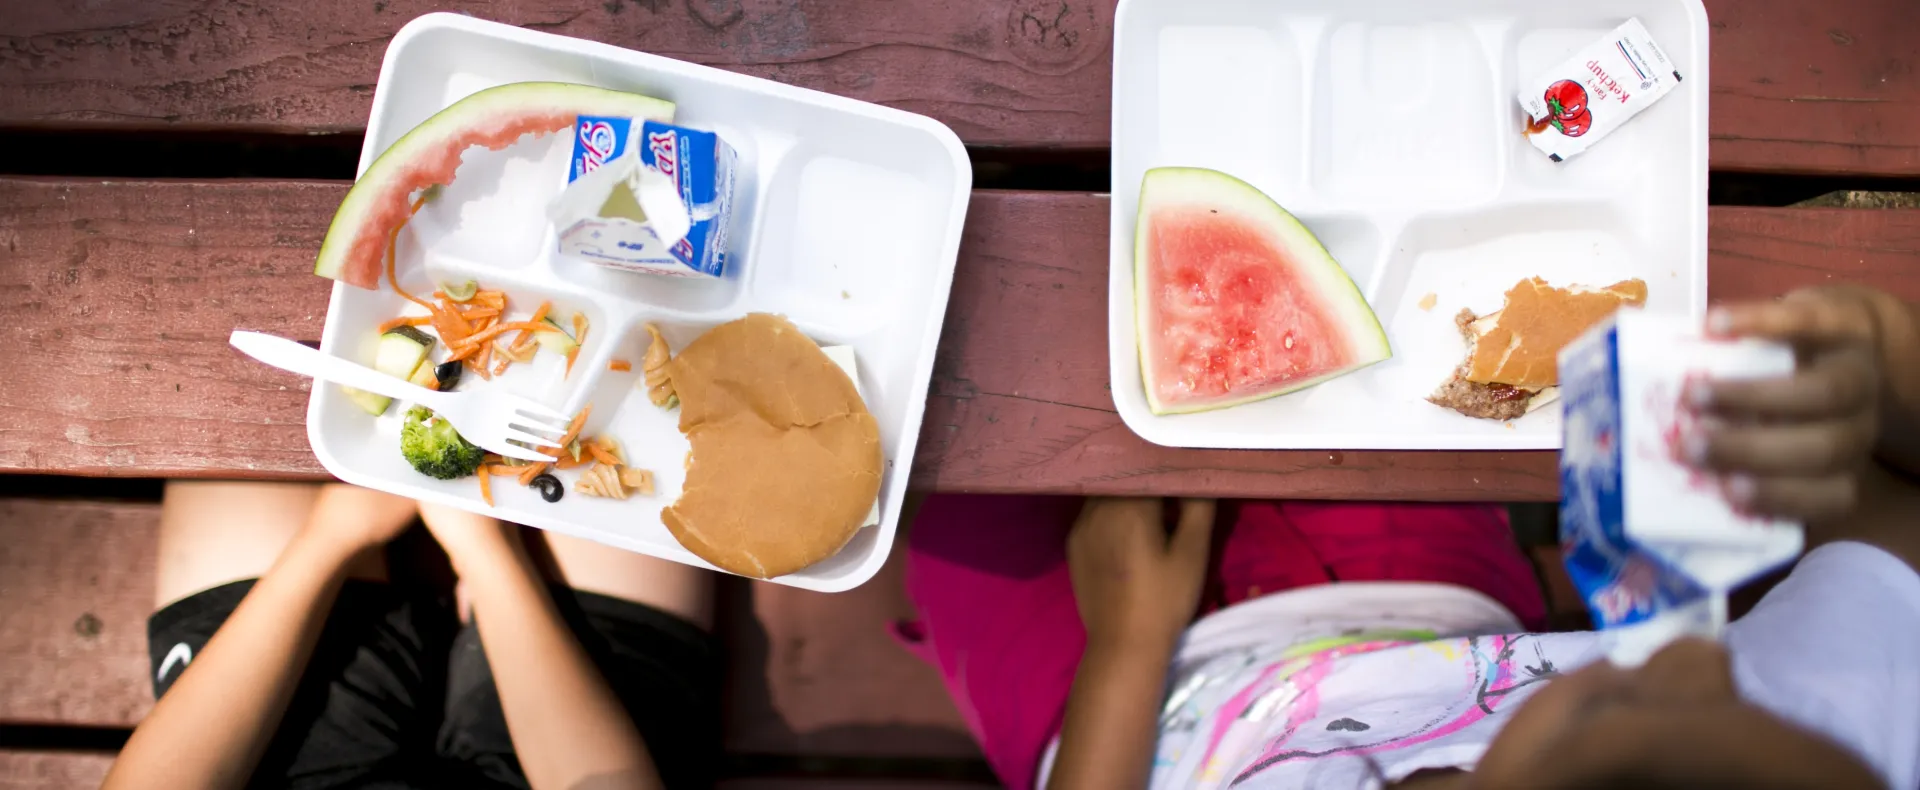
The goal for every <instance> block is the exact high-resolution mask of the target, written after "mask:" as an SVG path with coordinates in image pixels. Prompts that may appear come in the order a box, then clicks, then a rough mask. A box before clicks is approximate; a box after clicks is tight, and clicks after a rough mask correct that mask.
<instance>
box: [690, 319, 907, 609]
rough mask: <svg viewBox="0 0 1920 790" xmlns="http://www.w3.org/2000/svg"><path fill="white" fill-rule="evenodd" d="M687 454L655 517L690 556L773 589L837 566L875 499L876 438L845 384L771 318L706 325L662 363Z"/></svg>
mask: <svg viewBox="0 0 1920 790" xmlns="http://www.w3.org/2000/svg"><path fill="white" fill-rule="evenodd" d="M665 372H666V377H667V382H668V383H669V384H670V386H671V391H672V393H673V394H674V395H677V396H678V397H679V398H680V431H681V432H682V433H684V434H686V435H687V440H688V441H689V442H690V443H691V444H692V446H693V449H692V452H691V454H690V455H689V456H688V460H687V482H686V486H685V488H684V489H683V490H682V491H681V494H680V499H679V500H678V501H676V502H674V503H673V504H672V505H670V506H668V507H667V508H666V509H664V510H662V511H661V512H660V520H661V521H662V522H664V523H665V524H666V527H667V530H668V531H669V532H671V533H673V537H674V538H675V539H676V540H678V541H680V544H681V545H682V546H685V547H686V548H687V550H688V551H691V552H693V553H694V554H696V555H698V556H699V557H700V558H701V559H703V560H706V561H707V562H710V563H712V564H713V565H714V566H715V567H718V568H721V569H723V570H727V571H731V572H733V573H737V574H740V575H742V576H751V577H754V578H759V579H770V578H773V577H775V576H782V575H785V574H789V573H792V572H794V571H797V570H800V569H802V568H805V567H807V566H809V565H812V564H814V563H816V562H819V561H820V560H823V559H826V558H827V557H830V556H833V555H834V554H835V553H836V552H838V551H840V549H841V548H842V547H844V546H845V545H846V544H847V541H848V540H849V539H851V538H852V537H853V535H854V533H855V532H856V531H858V530H859V528H860V525H861V523H862V522H864V521H865V520H866V517H867V514H868V513H869V511H871V509H872V507H873V504H874V499H875V498H876V497H877V496H878V495H879V492H880V472H881V465H882V459H881V453H880V429H879V425H878V423H876V422H875V421H874V418H873V414H872V413H871V412H869V411H868V410H867V405H866V403H865V402H864V401H862V400H861V399H860V395H859V393H858V392H857V391H855V389H854V385H853V381H852V380H851V379H849V378H848V377H847V374H846V372H845V371H843V370H841V369H840V367H839V366H838V365H835V364H834V363H833V361H832V360H831V359H829V358H828V357H827V355H826V353H825V352H823V351H821V350H820V346H819V345H817V344H815V343H814V342H813V341H812V340H811V339H808V337H807V336H806V335H805V334H803V333H801V331H800V329H799V328H798V327H795V326H794V325H793V324H792V323H791V322H789V321H787V320H786V319H784V318H780V317H778V316H773V315H768V314H765V313H753V314H750V315H748V316H747V317H745V318H742V319H739V320H737V321H732V322H729V323H726V324H721V325H720V326H717V327H714V328H713V329H711V330H709V331H708V332H707V333H706V334H703V335H701V336H700V337H699V338H698V339H696V340H694V341H693V342H692V343H690V344H688V345H687V347H686V348H684V349H682V350H681V351H680V353H679V354H678V355H676V356H674V357H673V358H672V359H671V360H669V361H668V362H667V364H666V368H665Z"/></svg>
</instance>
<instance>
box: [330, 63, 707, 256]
mask: <svg viewBox="0 0 1920 790" xmlns="http://www.w3.org/2000/svg"><path fill="white" fill-rule="evenodd" d="M673 111H674V105H673V103H672V102H669V101H662V100H660V99H655V98H651V97H647V96H642V95H640V94H637V93H627V92H624V91H616V90H608V89H606V88H595V87H592V86H588V85H574V84H571V83H564V82H516V83H512V84H508V85H501V86H498V87H493V88H487V89H486V90H482V91H479V92H478V93H474V94H473V95H471V96H468V97H466V98H464V99H461V100H459V101H457V102H454V103H453V104H451V105H449V106H448V107H447V108H446V109H443V110H441V111H440V112H437V113H435V114H434V115H433V117H431V118H428V119H427V120H425V121H423V122H421V123H420V125H419V126H415V127H414V128H413V129H412V130H410V131H408V132H407V133H406V134H405V135H402V136H401V137H400V139H399V140H397V141H395V142H394V144H393V145H392V146H390V147H388V148H387V150H386V151H384V152H382V153H381V154H380V156H379V158H377V159H375V160H373V164H371V165H369V166H368V167H367V170H366V172H364V173H361V174H360V178H359V180H357V181H355V182H354V183H353V188H352V189H349V190H347V197H346V198H345V199H344V200H342V201H340V208H339V209H338V210H337V211H335V212H334V215H333V223H332V224H331V225H329V226H328V227H327V237H326V239H325V240H324V241H322V242H321V243H320V256H319V258H318V259H317V260H316V261H315V262H314V265H313V273H314V274H318V275H320V276H322V277H330V278H333V279H336V280H342V281H345V282H347V283H351V284H353V285H357V286H360V287H362V288H373V287H375V286H376V285H378V284H379V281H380V273H381V271H382V270H383V268H384V258H385V254H386V247H387V240H388V236H389V235H390V234H391V233H392V232H393V229H394V228H397V227H400V226H401V225H403V224H405V223H406V221H407V218H408V217H409V210H408V209H409V205H408V200H409V199H410V197H411V196H412V194H413V193H414V192H415V191H417V190H421V189H425V188H427V187H431V186H435V185H440V184H446V183H448V182H450V181H452V180H453V175H454V172H455V171H456V170H458V169H459V167H460V157H461V155H462V154H463V153H465V152H466V150H467V149H468V148H470V147H472V146H475V145H478V146H482V147H485V148H488V149H493V150H498V149H501V148H505V147H507V146H508V145H511V144H513V143H514V142H515V141H517V140H519V139H520V138H521V137H522V136H524V135H527V134H529V133H531V134H536V135H538V134H550V133H553V132H558V131H561V130H564V129H567V128H568V127H571V126H572V125H573V123H574V119H575V117H576V116H580V115H607V116H615V117H625V118H645V119H648V120H656V121H671V120H673Z"/></svg>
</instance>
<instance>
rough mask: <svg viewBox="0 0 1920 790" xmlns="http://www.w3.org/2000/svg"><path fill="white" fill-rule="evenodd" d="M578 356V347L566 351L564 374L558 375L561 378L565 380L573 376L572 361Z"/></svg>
mask: <svg viewBox="0 0 1920 790" xmlns="http://www.w3.org/2000/svg"><path fill="white" fill-rule="evenodd" d="M578 356H580V347H579V346H574V347H573V348H572V349H569V350H568V351H567V369H566V371H565V372H563V373H561V374H560V377H561V378H566V377H568V376H571V375H573V360H574V358H575V357H578Z"/></svg>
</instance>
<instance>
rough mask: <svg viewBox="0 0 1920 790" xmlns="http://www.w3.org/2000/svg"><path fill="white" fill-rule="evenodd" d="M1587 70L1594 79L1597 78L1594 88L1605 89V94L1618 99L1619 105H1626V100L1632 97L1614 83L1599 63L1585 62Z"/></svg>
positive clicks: (1616, 82) (1618, 84)
mask: <svg viewBox="0 0 1920 790" xmlns="http://www.w3.org/2000/svg"><path fill="white" fill-rule="evenodd" d="M1587 70H1588V71H1591V72H1593V75H1594V76H1595V77H1599V79H1598V80H1595V81H1594V82H1593V84H1594V86H1596V87H1600V88H1605V89H1606V91H1607V93H1609V94H1612V95H1614V96H1618V97H1620V103H1621V104H1626V103H1627V99H1630V98H1632V97H1633V94H1631V93H1628V92H1627V91H1626V89H1625V88H1622V87H1620V83H1619V82H1618V81H1616V80H1615V79H1614V78H1613V76H1612V75H1610V74H1608V73H1607V70H1606V69H1603V68H1601V67H1600V61H1597V60H1589V61H1587Z"/></svg>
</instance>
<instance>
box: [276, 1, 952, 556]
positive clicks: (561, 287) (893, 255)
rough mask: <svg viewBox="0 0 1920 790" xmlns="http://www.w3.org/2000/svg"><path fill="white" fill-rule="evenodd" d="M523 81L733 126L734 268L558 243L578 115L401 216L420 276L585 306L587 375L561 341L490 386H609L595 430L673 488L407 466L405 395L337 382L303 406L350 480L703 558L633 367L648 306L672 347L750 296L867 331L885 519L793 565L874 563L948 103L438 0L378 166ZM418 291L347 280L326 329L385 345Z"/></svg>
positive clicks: (673, 435)
mask: <svg viewBox="0 0 1920 790" xmlns="http://www.w3.org/2000/svg"><path fill="white" fill-rule="evenodd" d="M525 81H557V82H572V83H580V84H586V85H595V86H599V87H604V88H612V89H616V90H623V91H631V92H634V93H640V94H645V95H648V96H653V97H657V98H661V99H666V100H669V101H672V102H675V103H676V104H677V105H678V111H677V115H676V119H675V123H677V124H680V125H683V126H687V127H691V128H697V129H705V130H709V131H714V132H717V133H719V135H720V136H721V137H722V139H724V140H726V141H727V142H728V143H729V144H731V145H732V146H733V147H734V148H735V149H736V150H737V151H738V153H739V157H740V159H739V180H738V183H737V184H736V188H735V196H734V205H735V210H734V212H735V213H734V218H733V226H732V235H731V241H730V250H729V254H730V260H729V262H728V274H727V276H726V277H725V278H723V279H720V280H692V279H677V278H670V277H661V276H653V275H646V274H636V273H629V272H622V271H616V270H612V269H607V268H603V267H600V266H597V265H594V264H591V263H588V262H586V261H581V260H576V259H572V258H567V257H564V256H561V255H559V254H557V253H556V252H555V251H554V247H555V238H554V233H553V230H552V229H551V228H550V227H549V225H548V223H547V221H546V215H545V207H546V205H547V203H548V201H550V200H551V199H552V198H553V197H554V196H556V195H557V194H559V192H560V190H561V188H562V187H563V186H564V185H565V183H566V172H567V163H568V158H569V154H570V153H571V151H572V147H571V135H569V134H565V133H562V134H550V135H543V136H539V137H524V138H522V139H521V140H520V141H519V142H517V143H514V144H513V145H511V146H509V147H507V148H505V149H503V150H500V151H486V150H484V149H480V148H473V149H469V150H468V151H467V153H466V154H465V158H464V159H463V161H462V164H461V166H460V169H459V171H458V172H457V173H456V175H455V177H454V180H453V183H452V184H450V185H448V186H447V187H446V188H445V189H444V190H443V191H442V192H441V193H440V195H439V196H438V197H437V198H435V199H434V200H433V201H431V202H429V203H428V204H426V206H425V207H424V208H423V209H421V211H420V212H419V214H418V215H416V216H415V217H414V219H413V220H412V222H410V223H409V224H408V225H407V227H406V229H405V230H404V231H403V232H402V233H401V234H400V240H399V244H398V247H397V249H398V266H397V269H398V272H399V277H400V282H401V285H402V286H403V287H406V288H407V289H408V290H410V291H416V292H421V293H425V292H428V291H431V290H432V289H433V285H432V283H435V282H462V281H465V280H469V279H471V280H474V281H476V282H478V283H479V284H480V285H481V286H482V287H484V288H489V289H497V290H501V291H505V292H506V293H507V294H508V295H509V298H510V299H511V300H512V304H513V307H514V312H515V313H516V314H517V313H521V312H530V311H531V310H532V309H533V308H534V307H536V306H537V305H539V304H540V302H542V301H551V302H552V305H553V313H554V314H555V315H556V316H562V317H565V316H570V315H572V314H574V313H580V314H583V315H585V316H586V317H587V320H588V321H589V330H588V333H587V339H586V343H585V344H584V345H583V346H582V347H581V349H580V352H579V356H578V359H577V362H576V364H575V366H574V369H573V371H572V373H571V375H563V371H562V369H563V367H564V364H565V363H564V361H563V360H561V359H560V358H559V355H556V354H540V355H538V356H537V357H536V358H535V361H534V363H533V364H528V365H516V366H513V367H512V368H511V369H509V370H508V371H507V372H506V373H505V375H504V376H501V377H498V378H496V379H494V380H493V381H492V382H487V383H484V385H485V386H494V387H507V388H510V389H512V390H513V391H516V392H518V393H520V394H523V395H527V396H529V397H533V398H536V399H538V400H540V401H542V402H544V403H546V404H547V405H549V406H552V407H554V408H557V409H560V410H561V411H563V412H566V413H568V414H573V413H577V412H578V411H579V410H580V409H582V408H584V407H586V406H587V405H588V404H589V403H591V404H592V405H593V412H592V415H591V418H590V420H589V422H588V423H587V425H586V428H585V430H584V431H583V435H587V436H601V435H605V436H611V437H613V438H615V439H617V440H618V441H619V442H620V444H621V445H622V447H623V448H624V451H625V453H626V454H627V456H628V458H627V461H628V463H630V464H631V465H633V466H636V467H639V468H644V469H648V470H651V471H652V472H653V473H654V475H655V478H656V485H657V489H658V490H657V493H656V494H655V495H653V496H639V495H635V496H634V497H632V498H630V499H627V500H616V499H599V498H594V497H588V496H584V495H581V494H579V493H578V492H575V491H572V490H569V491H567V493H566V495H565V496H564V498H562V499H561V500H560V501H559V502H556V503H548V502H545V501H543V500H542V499H541V497H540V495H539V494H538V493H537V492H536V491H534V490H532V489H529V488H524V487H521V486H519V485H517V484H515V483H514V481H513V479H512V478H509V477H502V478H497V479H496V481H495V485H494V486H493V499H494V502H495V505H494V506H493V507H488V506H487V505H486V504H485V503H484V502H483V501H482V500H481V498H480V490H479V486H478V484H477V483H476V481H474V480H473V479H471V478H469V479H463V480H451V481H440V480H434V479H431V478H428V477H426V476H424V475H421V474H419V473H417V472H415V471H414V470H413V469H412V468H411V467H409V466H408V465H407V463H406V461H405V460H403V459H402V458H401V457H400V451H399V446H398V435H399V421H400V411H401V409H400V408H398V407H396V408H392V409H389V410H388V413H387V414H386V415H384V416H382V417H379V418H374V417H371V416H369V415H368V414H366V413H365V412H364V411H361V410H360V409H359V408H358V407H356V406H354V405H353V404H352V403H351V402H349V401H348V399H347V398H346V397H345V396H344V395H342V394H341V392H340V389H339V388H338V387H334V386H327V385H317V386H315V387H314V390H313V397H312V400H311V401H310V403H309V405H308V409H307V434H308V437H309V439H310V440H311V442H312V444H313V450H314V453H315V454H316V455H318V456H319V458H320V461H321V463H322V464H324V465H325V466H326V468H327V470H328V471H329V472H332V473H333V474H334V475H336V476H338V477H339V478H340V479H342V480H345V481H347V482H349V483H354V484H357V485H361V486H366V487H368V488H374V489H378V490H381V491H388V492H392V493H395V494H400V495H403V496H407V497H413V498H416V499H421V500H428V501H433V502H440V503H444V504H449V505H453V506H457V507H461V508H465V509H468V510H472V511H476V512H484V513H487V514H488V515H492V516H497V517H499V518H502V519H506V520H508V521H513V522H517V523H520V524H527V525H531V526H535V527H540V528H543V529H547V530H552V531H555V532H561V533H565V534H568V535H574V536H578V537H582V538H588V539H591V540H595V541H599V542H601V543H605V544H607V545H610V546H616V547H619V548H622V549H628V550H631V551H636V552H641V553H644V554H650V555H653V556H657V557H664V558H667V559H670V560H676V561H679V562H683V563H688V564H691V565H697V566H702V567H708V566H707V565H706V563H704V562H702V561H701V560H700V559H699V558H697V557H695V556H694V555H693V554H692V553H690V552H688V551H687V550H686V549H684V548H682V547H681V546H680V544H679V543H678V542H677V541H675V540H674V538H673V536H672V535H671V534H669V533H668V532H667V530H666V528H665V527H664V526H663V525H662V524H661V522H660V510H661V508H663V507H665V506H666V505H669V504H671V503H672V502H673V501H674V500H675V499H676V498H677V497H678V495H679V493H680V490H681V486H682V485H683V483H684V478H685V466H684V461H685V458H686V456H687V452H688V444H687V441H686V437H684V436H682V435H681V434H680V432H679V430H678V427H677V420H678V412H676V411H669V410H665V409H661V408H658V407H656V406H654V405H653V404H651V403H649V402H648V400H647V397H646V393H645V392H643V391H641V390H640V389H638V388H636V387H635V386H634V385H635V383H636V381H637V380H638V377H639V375H640V370H639V364H638V363H639V361H640V360H641V359H642V358H643V356H644V354H643V352H644V349H645V348H646V343H647V335H646V332H645V331H644V326H645V325H646V324H647V323H649V322H652V323H656V324H658V325H659V326H660V327H661V328H662V329H663V331H664V334H665V335H666V337H667V340H668V341H669V342H670V343H671V344H672V345H673V347H674V348H675V349H676V350H677V349H680V348H683V347H684V346H685V345H686V344H687V343H689V342H691V341H692V340H693V339H694V338H696V337H698V336H699V335H700V334H701V333H702V332H704V331H706V330H707V329H710V328H712V327H714V326H717V325H719V324H722V323H725V322H727V321H731V320H734V319H737V318H740V317H742V316H744V315H746V314H747V313H749V312H769V313H777V314H780V315H784V316H786V317H787V318H788V319H790V320H792V321H793V322H794V323H795V324H796V325H798V326H799V327H800V328H801V330H802V331H805V332H806V333H807V334H808V336H810V337H812V338H813V339H814V340H816V341H817V342H819V343H820V344H821V345H822V346H832V345H845V346H850V347H852V348H853V349H854V352H855V355H856V358H857V367H858V384H859V387H860V390H861V392H862V393H863V394H864V396H865V398H866V401H867V405H868V407H869V408H870V409H871V410H872V412H873V414H874V417H875V418H876V419H877V420H878V422H879V425H880V438H881V446H882V449H883V452H884V453H885V456H886V463H885V466H884V479H883V482H882V485H881V490H880V502H879V505H880V523H879V525H878V526H873V527H867V528H865V529H862V530H860V532H859V533H858V534H857V535H856V536H855V537H854V538H853V540H852V542H851V543H849V544H848V545H847V546H846V548H844V549H843V550H841V551H840V552H839V553H838V554H837V555H835V556H833V557H831V558H829V559H827V560H824V561H822V562H820V563H818V564H815V565H813V566H812V567H809V568H806V569H804V570H802V571H799V572H797V573H793V574H791V575H788V576H783V577H780V578H777V579H775V580H774V581H776V582H779V583H781V584H788V585H792V586H795V587H803V588H806V589H811V590H819V591H826V592H833V591H839V590H846V589H849V588H852V587H854V586H857V585H859V584H860V583H861V582H864V581H866V580H867V579H868V578H869V577H871V576H872V575H873V574H874V573H875V572H876V571H878V570H879V568H880V566H881V565H882V564H883V563H884V562H885V561H886V558H887V553H888V551H889V549H890V547H891V546H892V545H893V537H894V531H895V528H896V526H897V525H898V522H899V515H900V507H901V502H902V499H903V497H904V496H905V494H906V488H907V474H908V470H909V469H910V468H911V467H912V464H913V453H914V446H915V443H916V441H917V440H918V438H919V433H920V420H921V414H922V411H923V409H924V408H925V403H926V397H927V384H928V379H929V377H930V376H931V374H932V370H933V358H934V350H935V347H936V346H937V345H938V341H939V336H940V327H941V322H942V320H943V318H944V317H945V315H946V304H947V294H948V290H949V288H950V286H951V284H952V279H953V267H954V261H955V259H956V257H957V255H958V249H959V244H960V233H961V225H962V222H963V221H964V219H965V216H966V209H967V198H968V195H969V190H970V188H971V182H972V169H971V166H970V165H969V163H968V161H967V155H966V152H965V150H964V149H963V148H962V147H961V144H960V141H959V139H958V138H957V137H955V136H954V134H953V132H952V131H951V130H949V129H948V128H947V127H945V126H944V125H942V124H940V123H939V122H936V121H934V120H932V119H929V118H926V117H923V116H920V115H915V114H912V113H908V112H903V111H900V110H894V109H890V108H886V107H881V106H878V105H874V104H868V103H865V102H859V101H854V100H851V99H847V98H843V97H839V96H833V95H830V94H826V93H820V92H817V91H812V90H806V89H802V88H796V87H792V86H789V85H783V84H780V83H776V82H771V81H768V80H763V79H757V78H753V77H748V76H744V75H739V74H734V73H730V72H726V71H722V70H718V69H713V68H708V67H705V66H699V65H694V64H690V63H684V62H681V61H676V60H671V59H668V58H663V57H659V56H655V55H649V54H646V53H641V52H633V51H630V50H625V49H621V48H619V47H614V46H610V45H606V44H599V43H594V42H590V41H582V40H578V39H572V38H565V37H561V36H555V35H550V34H546V33H540V32H535V31H530V30H523V29H520V28H516V27H511V26H507V25H500V24H495V23H491V22H485V21H482V20H478V19H474V18H471V17H467V16H462V15H455V14H429V15H427V16H423V17H420V18H419V19H416V20H414V21H413V22H411V23H409V24H408V25H407V26H406V27H405V28H403V29H402V30H401V31H400V32H399V34H398V35H396V36H395V37H394V39H393V43H392V44H391V45H390V46H389V47H388V49H387V54H386V60H385V62H384V64H383V65H382V67H381V70H380V81H379V85H378V87H377V88H376V90H375V93H374V100H373V112H372V116H371V118H370V119H369V121H368V128H367V137H366V146H365V148H364V149H363V150H362V152H361V155H360V169H361V170H362V171H364V170H365V169H366V167H367V166H368V165H369V164H370V163H372V161H373V160H374V159H375V158H376V157H377V156H378V155H379V153H380V152H381V151H384V150H385V149H386V148H387V147H388V146H389V145H392V144H393V143H394V141H396V140H398V139H399V138H400V136H401V135H403V134H405V133H406V132H407V131H408V130H409V129H411V128H413V127H414V126H415V125H417V124H419V123H420V122H421V121H424V120H426V119H427V118H428V117H429V116H431V115H433V114H434V113H435V112H438V111H439V110H441V109H442V108H445V107H446V106H448V105H449V104H452V103H453V102H455V101H457V100H459V99H461V98H462V97H465V96H467V95H470V94H472V93H474V92H475V91H479V90H481V89H484V88H489V87H493V86H496V85H502V84H507V83H513V82H525ZM407 306H408V305H407V303H406V302H405V301H404V300H403V299H402V298H401V297H400V296H398V295H397V294H395V293H394V292H393V291H392V289H390V288H387V287H386V286H385V284H384V283H383V284H382V286H381V287H380V288H379V289H377V290H365V289H361V288H356V287H353V286H350V285H346V284H344V283H336V284H335V285H334V287H333V299H332V303H331V305H330V306H329V307H328V310H327V321H326V330H325V334H324V335H323V338H322V340H321V350H322V351H325V352H327V353H329V354H335V355H338V356H341V357H345V358H348V359H353V360H356V361H360V362H362V363H370V362H371V361H372V357H373V350H374V345H375V343H376V340H377V337H376V333H375V331H374V328H375V327H376V326H377V325H378V324H380V323H381V322H382V321H385V320H387V319H390V318H392V317H394V316H397V315H401V314H403V313H404V312H405V310H404V308H406V307H407ZM614 360H629V361H631V363H632V364H633V370H632V371H628V372H618V371H614V370H611V369H610V363H611V362H612V361H614ZM468 375H469V376H471V375H472V373H471V372H469V374H468ZM462 386H463V387H468V386H474V385H473V384H463V385H462ZM561 474H562V479H563V480H569V481H570V478H568V477H566V474H567V473H561ZM569 488H571V486H570V485H569ZM767 506H768V507H778V506H779V503H775V502H770V503H767Z"/></svg>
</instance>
